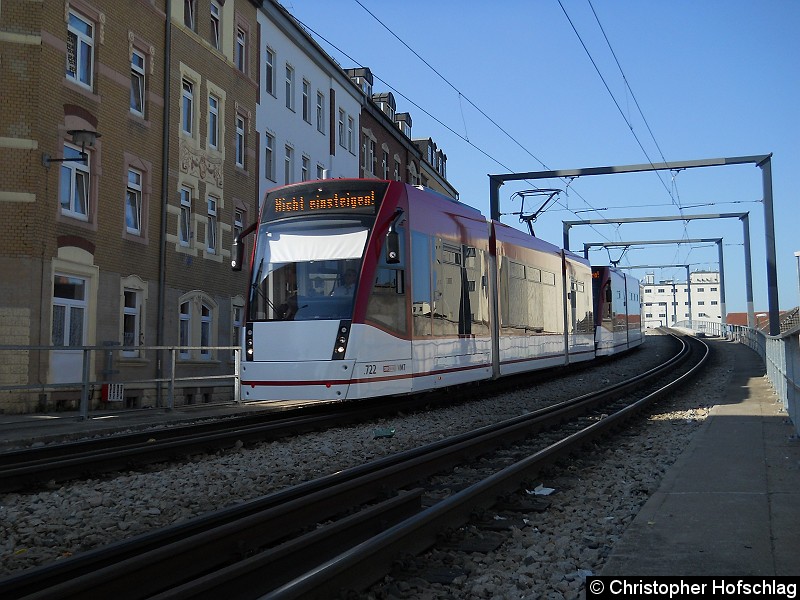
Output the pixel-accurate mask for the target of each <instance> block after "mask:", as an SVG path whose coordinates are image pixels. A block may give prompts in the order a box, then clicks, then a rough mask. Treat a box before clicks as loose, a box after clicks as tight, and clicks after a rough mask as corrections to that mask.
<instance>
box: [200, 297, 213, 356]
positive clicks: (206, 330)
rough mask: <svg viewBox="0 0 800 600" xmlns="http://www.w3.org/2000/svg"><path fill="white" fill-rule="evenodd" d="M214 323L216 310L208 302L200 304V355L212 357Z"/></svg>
mask: <svg viewBox="0 0 800 600" xmlns="http://www.w3.org/2000/svg"><path fill="white" fill-rule="evenodd" d="M213 325H214V311H213V310H212V309H211V307H210V306H208V305H207V304H206V303H202V304H201V305H200V357H201V358H206V359H208V358H211V350H210V348H209V346H211V345H212V327H213Z"/></svg>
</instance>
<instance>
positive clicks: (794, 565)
mask: <svg viewBox="0 0 800 600" xmlns="http://www.w3.org/2000/svg"><path fill="white" fill-rule="evenodd" d="M713 343H714V344H727V346H728V348H727V350H728V351H730V352H732V353H733V355H734V360H735V366H734V370H733V374H732V378H731V379H730V381H729V383H728V386H727V390H726V394H725V401H724V402H721V403H720V404H717V405H716V406H714V407H713V409H712V410H711V413H710V415H709V417H708V418H707V419H706V421H705V423H704V424H703V426H702V427H701V428H700V429H699V430H698V431H697V433H696V434H695V435H694V436H693V437H692V439H691V440H689V441H688V445H687V447H686V449H685V450H684V452H683V453H682V454H681V456H680V457H679V459H678V460H677V461H676V462H675V463H674V464H673V465H672V467H671V468H670V470H669V471H668V472H667V474H666V476H665V478H664V480H663V481H662V484H661V487H660V489H659V490H658V491H657V492H656V493H655V494H654V495H653V496H651V497H650V499H649V500H648V501H647V502H646V503H645V505H644V506H643V507H642V509H641V511H640V512H639V514H638V515H637V516H636V518H635V519H634V521H633V522H632V523H631V525H630V526H629V527H628V529H627V530H626V531H625V533H624V534H623V536H622V538H621V539H620V540H619V541H618V542H617V543H616V544H615V546H614V550H613V552H612V554H611V556H610V557H609V558H608V560H607V562H606V564H605V567H604V568H603V572H602V573H600V574H601V575H611V576H620V577H623V576H668V575H676V576H692V575H702V576H732V575H736V576H786V575H800V561H798V553H800V440H798V438H797V436H796V435H795V432H794V428H793V427H792V425H791V422H790V421H789V418H788V415H787V414H786V412H785V411H783V410H782V405H781V404H780V403H779V402H778V398H777V396H776V395H775V392H774V391H773V389H772V387H771V385H770V383H769V380H768V379H767V378H766V377H765V368H764V364H763V362H762V360H761V359H760V358H759V356H758V354H756V353H755V352H754V351H752V350H750V349H749V348H747V347H746V346H743V345H741V344H736V343H733V342H724V341H715V342H713Z"/></svg>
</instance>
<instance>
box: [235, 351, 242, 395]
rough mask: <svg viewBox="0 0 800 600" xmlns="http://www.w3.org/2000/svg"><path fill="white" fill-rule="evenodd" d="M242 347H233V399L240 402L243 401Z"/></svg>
mask: <svg viewBox="0 0 800 600" xmlns="http://www.w3.org/2000/svg"><path fill="white" fill-rule="evenodd" d="M241 360H242V349H241V347H239V346H236V348H234V349H233V401H234V403H236V404H239V403H240V402H241V401H242V377H241V370H240V369H241V365H242V363H241Z"/></svg>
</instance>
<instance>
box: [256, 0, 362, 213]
mask: <svg viewBox="0 0 800 600" xmlns="http://www.w3.org/2000/svg"><path fill="white" fill-rule="evenodd" d="M257 37H258V53H259V64H258V66H257V68H258V87H257V93H258V95H257V107H256V115H255V117H256V131H257V132H258V138H259V141H258V146H257V147H258V156H259V162H260V166H261V168H260V169H259V170H258V179H259V187H258V197H259V198H263V197H264V194H265V193H266V192H267V191H268V190H269V189H271V188H274V187H276V186H280V185H285V184H288V183H295V182H298V181H306V180H311V179H322V178H323V177H358V159H359V148H358V131H359V118H360V114H361V105H362V102H363V97H362V95H361V92H360V90H359V89H358V88H357V87H356V86H355V85H354V84H353V83H352V82H351V81H350V79H349V77H347V75H345V73H344V72H343V71H342V69H341V68H340V67H339V66H338V65H337V64H336V62H335V61H334V60H333V59H331V58H330V57H329V56H328V55H327V54H326V53H325V52H324V51H323V50H322V49H321V48H320V47H319V45H318V44H317V43H316V42H315V41H314V40H313V39H312V38H311V36H309V35H308V34H307V33H306V32H305V30H304V29H302V28H301V27H300V25H299V24H298V23H297V21H296V20H295V19H294V18H293V17H292V16H291V14H289V12H288V11H287V10H286V9H285V8H284V7H283V6H281V5H280V4H278V3H277V2H274V1H273V0H265V1H264V2H263V4H262V6H261V10H260V11H259V12H258V18H257Z"/></svg>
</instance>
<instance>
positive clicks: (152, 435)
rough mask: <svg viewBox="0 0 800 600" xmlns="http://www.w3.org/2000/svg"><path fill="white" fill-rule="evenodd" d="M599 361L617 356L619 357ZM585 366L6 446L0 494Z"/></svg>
mask: <svg viewBox="0 0 800 600" xmlns="http://www.w3.org/2000/svg"><path fill="white" fill-rule="evenodd" d="M603 360H609V361H613V360H619V357H614V358H611V359H603ZM594 362H595V363H598V361H594ZM585 368H589V365H587V364H586V363H579V365H577V366H573V367H572V368H571V370H570V372H569V373H567V371H566V369H560V370H559V369H553V370H552V371H548V372H533V373H529V374H524V375H520V376H516V377H511V378H506V379H503V380H499V381H497V382H490V383H489V382H487V383H484V384H483V385H481V386H479V387H469V388H465V389H463V390H462V391H461V393H460V394H458V395H455V394H447V393H445V392H437V393H426V394H418V395H416V396H404V397H397V398H377V399H368V400H364V401H359V402H352V403H334V404H315V405H303V406H300V407H293V408H280V409H275V410H274V411H273V410H270V411H264V412H260V413H258V414H256V415H247V416H239V417H228V418H223V419H215V420H207V421H201V422H198V423H192V424H186V425H178V426H173V427H169V428H160V429H150V430H147V431H144V432H134V433H124V434H114V435H108V436H103V437H96V438H91V439H86V440H78V441H71V442H66V443H57V444H51V445H46V446H39V447H34V448H24V449H18V450H8V451H4V452H0V493H8V492H17V491H29V490H35V489H37V488H39V487H41V486H43V485H47V484H53V483H61V482H65V481H70V480H75V479H81V478H86V477H94V476H98V475H102V474H108V473H113V472H117V471H124V470H136V469H141V468H143V467H145V466H147V465H151V464H157V463H163V462H174V461H176V460H180V459H182V458H186V457H189V456H192V455H198V454H204V453H209V452H215V451H218V450H224V449H229V448H233V447H235V446H237V445H240V444H250V443H258V442H269V441H274V440H277V439H281V438H285V437H288V436H292V435H298V434H302V433H308V432H310V431H315V430H321V429H325V428H330V427H336V426H342V425H348V424H352V423H356V422H362V421H368V420H372V419H376V418H379V417H385V416H387V415H392V414H395V413H397V412H406V413H407V412H409V411H415V410H423V409H425V408H426V407H428V406H431V405H435V406H439V407H442V406H447V405H450V404H457V403H460V402H468V401H470V400H471V399H473V397H476V396H479V397H485V396H486V395H491V394H496V393H502V392H504V391H506V390H508V389H509V388H514V387H520V386H522V387H524V386H530V385H532V384H533V383H534V382H538V381H542V380H546V379H547V378H554V377H559V376H564V375H567V376H568V375H570V374H571V375H574V372H575V370H576V369H585Z"/></svg>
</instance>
